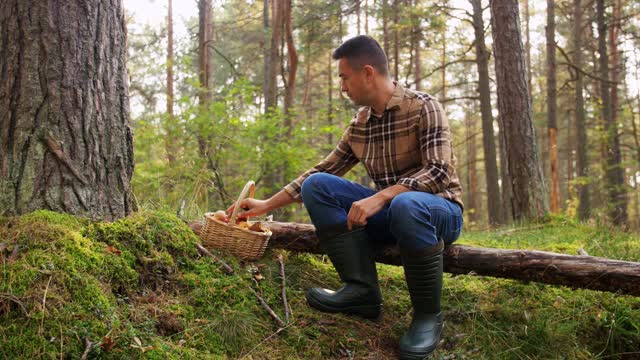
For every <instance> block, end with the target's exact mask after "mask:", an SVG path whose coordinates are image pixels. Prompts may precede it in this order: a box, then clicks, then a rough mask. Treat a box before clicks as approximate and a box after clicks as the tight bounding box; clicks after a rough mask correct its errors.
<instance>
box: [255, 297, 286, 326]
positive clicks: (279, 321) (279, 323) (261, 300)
mask: <svg viewBox="0 0 640 360" xmlns="http://www.w3.org/2000/svg"><path fill="white" fill-rule="evenodd" d="M249 289H250V290H251V291H252V292H253V294H254V295H255V296H256V297H257V298H258V301H260V305H262V307H263V308H264V309H265V310H267V312H268V313H269V315H271V317H272V318H273V320H275V322H276V324H277V325H278V327H281V328H282V327H284V326H285V324H284V322H283V321H282V319H280V317H278V315H277V314H276V313H275V312H274V311H273V310H272V309H271V308H270V307H269V305H268V304H267V302H266V301H264V299H263V298H262V296H260V295H259V294H258V293H257V292H256V291H255V290H254V289H253V288H252V287H249Z"/></svg>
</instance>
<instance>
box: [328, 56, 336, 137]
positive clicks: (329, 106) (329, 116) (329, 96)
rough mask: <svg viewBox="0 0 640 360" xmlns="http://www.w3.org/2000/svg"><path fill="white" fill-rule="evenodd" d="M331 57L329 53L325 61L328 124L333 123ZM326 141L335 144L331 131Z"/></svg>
mask: <svg viewBox="0 0 640 360" xmlns="http://www.w3.org/2000/svg"><path fill="white" fill-rule="evenodd" d="M332 65H333V57H331V54H329V58H328V62H327V97H328V99H327V124H328V125H329V126H332V125H333V81H332V76H331V73H332V71H333V68H332ZM327 141H328V144H329V146H333V145H335V144H334V143H333V133H332V132H331V131H329V133H328V134H327Z"/></svg>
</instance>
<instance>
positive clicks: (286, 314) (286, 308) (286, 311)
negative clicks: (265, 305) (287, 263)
mask: <svg viewBox="0 0 640 360" xmlns="http://www.w3.org/2000/svg"><path fill="white" fill-rule="evenodd" d="M278 262H280V277H281V278H282V302H283V303H284V319H285V321H286V322H287V323H288V322H289V313H290V310H289V303H287V287H286V286H287V281H286V278H285V275H284V259H283V258H282V255H278Z"/></svg>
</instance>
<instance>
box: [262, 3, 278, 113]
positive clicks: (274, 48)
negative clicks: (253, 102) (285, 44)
mask: <svg viewBox="0 0 640 360" xmlns="http://www.w3.org/2000/svg"><path fill="white" fill-rule="evenodd" d="M281 37H282V2H281V1H273V2H272V3H271V47H270V48H269V72H268V74H267V76H266V81H267V84H268V88H267V95H266V101H265V113H268V112H269V111H274V110H275V108H276V107H277V106H278V100H277V97H278V87H277V84H278V82H277V79H278V65H280V54H279V51H278V49H279V48H280V39H281Z"/></svg>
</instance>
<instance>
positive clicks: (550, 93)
mask: <svg viewBox="0 0 640 360" xmlns="http://www.w3.org/2000/svg"><path fill="white" fill-rule="evenodd" d="M554 2H555V0H547V29H546V35H547V126H548V131H549V166H550V171H549V173H550V174H551V193H550V200H551V201H550V205H551V212H554V213H559V212H560V164H559V160H558V119H557V113H558V103H557V100H556V99H557V89H556V33H555V31H556V20H555V4H554Z"/></svg>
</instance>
